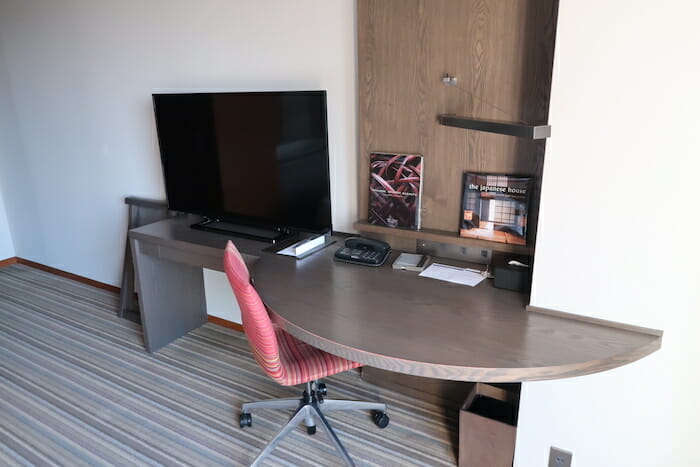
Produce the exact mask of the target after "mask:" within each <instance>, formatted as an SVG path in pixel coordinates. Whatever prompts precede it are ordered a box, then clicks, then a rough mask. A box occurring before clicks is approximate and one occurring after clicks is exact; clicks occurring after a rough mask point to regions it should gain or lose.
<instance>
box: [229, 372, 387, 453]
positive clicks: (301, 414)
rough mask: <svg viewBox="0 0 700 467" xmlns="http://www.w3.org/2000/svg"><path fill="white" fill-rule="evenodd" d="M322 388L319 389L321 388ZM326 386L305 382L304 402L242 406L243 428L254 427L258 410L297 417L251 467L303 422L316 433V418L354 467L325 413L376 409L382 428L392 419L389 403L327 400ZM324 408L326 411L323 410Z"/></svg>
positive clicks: (291, 400)
mask: <svg viewBox="0 0 700 467" xmlns="http://www.w3.org/2000/svg"><path fill="white" fill-rule="evenodd" d="M319 386H320V387H319ZM324 394H325V386H323V385H319V384H318V382H317V381H314V382H313V385H312V383H311V382H308V383H306V389H305V390H304V393H303V395H302V397H301V399H269V400H265V401H257V402H246V403H244V404H243V405H242V407H241V409H242V413H241V418H240V422H241V427H245V426H251V424H252V418H251V416H250V411H251V410H255V409H287V410H289V409H296V411H295V412H294V415H292V417H291V418H290V419H289V421H288V422H287V424H286V425H285V426H284V427H283V428H282V430H281V431H280V432H279V433H277V435H276V436H275V437H274V438H273V439H272V441H270V442H269V443H268V445H267V446H265V449H263V450H262V452H261V453H260V454H259V455H258V457H257V458H256V459H255V461H254V462H253V464H251V465H252V466H258V465H260V464H261V463H262V461H263V460H264V459H265V458H266V457H267V456H268V455H269V454H270V453H271V452H272V450H273V449H275V447H276V446H277V445H278V444H279V442H280V441H282V439H283V438H284V437H285V436H287V435H288V434H289V433H290V432H291V431H292V430H293V429H294V428H295V427H296V426H297V425H299V423H301V421H302V420H303V421H304V424H305V425H306V430H307V432H308V433H309V434H314V433H315V432H316V419H318V420H319V421H320V422H321V425H322V426H323V428H324V429H325V430H326V432H327V433H328V436H329V437H330V439H331V442H332V443H333V445H334V446H335V449H336V450H337V451H338V454H339V455H340V457H342V458H343V460H344V461H345V463H346V464H347V465H349V466H354V465H355V464H354V462H353V461H352V459H351V458H350V455H349V454H348V451H347V450H346V449H345V446H343V443H341V442H340V439H338V436H337V435H336V434H335V431H334V430H333V427H331V425H330V423H329V422H328V420H327V419H326V417H325V416H324V415H323V411H328V410H356V409H357V410H373V411H374V421H375V423H376V424H377V426H379V427H380V428H384V427H386V426H387V425H388V424H389V417H388V416H387V415H386V404H382V403H379V402H364V401H347V400H337V399H324V397H323V395H324ZM321 409H323V411H322V410H321Z"/></svg>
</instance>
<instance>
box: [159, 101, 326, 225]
mask: <svg viewBox="0 0 700 467" xmlns="http://www.w3.org/2000/svg"><path fill="white" fill-rule="evenodd" d="M217 94H237V95H239V94H247V95H250V94H257V95H271V94H273V95H274V94H277V95H300V94H306V95H318V96H320V97H322V99H323V109H322V111H323V127H324V128H323V130H324V135H325V137H324V142H325V144H324V146H323V147H324V149H325V153H326V159H325V167H324V168H325V171H326V173H327V174H328V177H326V189H327V192H328V201H329V212H328V220H329V222H328V226H323V227H319V228H310V227H309V226H301V225H281V224H282V223H279V222H274V221H273V220H271V219H268V218H263V217H254V216H247V215H242V214H236V213H231V212H215V211H214V210H191V209H187V210H182V209H180V208H179V207H177V206H172V205H171V202H170V196H169V190H168V182H167V179H166V175H165V160H164V159H165V158H164V156H163V151H162V149H161V135H160V131H159V130H158V111H157V108H156V96H182V95H184V96H192V95H217ZM151 101H152V104H153V117H154V122H155V127H156V136H157V139H158V153H159V155H160V162H161V164H160V167H161V172H162V174H163V185H164V188H165V197H166V201H167V203H168V209H169V210H171V211H175V212H183V213H187V214H195V215H198V216H202V217H204V218H205V219H210V220H214V221H224V222H230V223H235V224H241V225H247V226H251V227H259V228H263V229H268V230H272V231H277V232H282V233H293V232H308V233H318V234H321V233H328V232H332V231H333V210H332V206H331V183H330V178H331V174H330V149H329V145H328V93H327V91H326V90H325V89H323V90H303V91H240V92H238V91H216V92H208V91H202V92H154V93H152V94H151Z"/></svg>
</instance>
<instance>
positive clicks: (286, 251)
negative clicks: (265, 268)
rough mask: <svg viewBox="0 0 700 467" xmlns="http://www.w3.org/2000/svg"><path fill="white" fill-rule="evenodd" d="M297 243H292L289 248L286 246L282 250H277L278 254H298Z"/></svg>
mask: <svg viewBox="0 0 700 467" xmlns="http://www.w3.org/2000/svg"><path fill="white" fill-rule="evenodd" d="M295 245H296V244H293V245H290V246H288V247H287V248H284V249H283V250H280V251H278V252H277V254H278V255H285V256H296V255H297V254H296V253H295Z"/></svg>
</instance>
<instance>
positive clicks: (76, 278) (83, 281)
mask: <svg viewBox="0 0 700 467" xmlns="http://www.w3.org/2000/svg"><path fill="white" fill-rule="evenodd" d="M17 263H18V264H23V265H25V266H29V267H31V268H34V269H39V270H41V271H45V272H50V273H51V274H55V275H57V276H61V277H65V278H66V279H71V280H74V281H76V282H80V283H81V284H85V285H90V286H92V287H97V288H98V289H102V290H107V291H109V292H114V293H117V294H118V293H119V291H120V290H121V289H120V288H119V287H116V286H114V285H109V284H105V283H104V282H99V281H96V280H92V279H88V278H87V277H84V276H79V275H77V274H73V273H72V272H68V271H63V270H61V269H56V268H52V267H51V266H46V265H45V264H41V263H35V262H34V261H29V260H28V259H24V258H19V257H18V258H17Z"/></svg>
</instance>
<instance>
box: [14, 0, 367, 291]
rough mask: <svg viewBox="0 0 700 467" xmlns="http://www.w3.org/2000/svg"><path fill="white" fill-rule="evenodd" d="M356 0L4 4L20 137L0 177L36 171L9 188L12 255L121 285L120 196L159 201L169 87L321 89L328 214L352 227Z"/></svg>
mask: <svg viewBox="0 0 700 467" xmlns="http://www.w3.org/2000/svg"><path fill="white" fill-rule="evenodd" d="M353 3H354V2H351V1H346V0H335V1H328V0H296V1H294V2H289V1H285V0H256V1H246V0H206V1H198V2H193V1H186V0H180V1H172V0H157V1H148V2H142V1H136V0H120V1H101V2H93V1H90V0H55V1H51V2H46V1H42V0H6V1H3V2H2V3H0V47H1V49H2V50H1V51H0V54H1V56H4V60H5V62H6V71H7V81H8V87H9V90H10V95H11V100H12V104H13V105H12V107H11V108H4V107H3V108H0V119H3V120H11V121H12V123H11V124H12V125H14V127H15V128H16V132H15V133H16V135H18V140H19V141H18V143H17V147H18V148H19V150H18V151H16V152H14V153H13V157H11V158H3V159H0V164H2V165H0V173H3V177H5V176H7V174H8V173H9V172H14V173H19V175H20V176H23V177H29V180H27V181H26V183H13V184H12V186H11V187H8V188H7V189H5V191H4V194H5V202H6V203H7V205H8V207H7V211H8V217H9V221H10V226H11V228H12V229H13V235H14V238H15V242H16V245H15V247H16V254H17V255H18V256H22V257H25V258H28V259H32V260H35V261H38V262H40V263H44V264H47V265H50V266H53V267H57V268H59V269H64V270H67V271H70V272H72V273H75V274H79V275H83V276H87V277H90V278H92V279H95V280H98V281H102V282H107V283H110V284H115V285H117V284H118V282H119V275H120V272H121V263H122V255H123V252H122V245H124V241H125V232H124V231H125V226H126V208H125V206H124V204H123V198H124V196H125V195H136V196H144V197H153V198H163V197H164V192H163V183H162V176H161V171H160V160H159V156H158V150H157V141H156V138H155V128H154V121H153V111H152V108H151V102H150V96H151V92H152V91H153V90H165V89H167V90H178V89H186V90H197V89H199V90H212V89H218V90H256V89H258V90H273V89H327V90H328V119H329V144H330V153H331V172H332V180H331V185H332V186H331V188H332V198H333V211H334V212H333V214H334V217H333V222H334V227H335V228H336V229H338V230H344V229H345V230H347V229H350V228H351V225H352V222H353V221H354V219H355V217H356V214H357V209H356V180H357V172H356V157H355V151H356V124H355V119H356V109H355V107H356V102H355V101H356V91H355V87H356V86H355V58H354V57H355V53H354V50H355V32H354V24H355V19H354V4H353ZM0 84H1V83H0ZM20 150H21V152H20ZM32 203H33V206H30V205H31V204H32ZM28 211H31V218H29V217H28ZM18 238H19V239H25V238H26V239H29V240H27V241H24V240H17V239H18Z"/></svg>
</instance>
